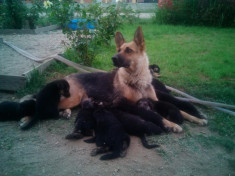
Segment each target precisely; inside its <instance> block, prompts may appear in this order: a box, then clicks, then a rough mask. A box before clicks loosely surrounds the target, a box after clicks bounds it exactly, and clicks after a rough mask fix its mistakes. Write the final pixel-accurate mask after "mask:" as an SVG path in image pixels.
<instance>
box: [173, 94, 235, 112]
mask: <svg viewBox="0 0 235 176" xmlns="http://www.w3.org/2000/svg"><path fill="white" fill-rule="evenodd" d="M177 98H178V99H180V100H183V101H190V102H192V103H197V104H202V105H207V106H219V107H224V108H229V109H235V106H233V105H227V104H223V103H215V102H211V101H204V100H199V99H192V98H182V97H177Z"/></svg>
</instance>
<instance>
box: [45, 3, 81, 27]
mask: <svg viewBox="0 0 235 176" xmlns="http://www.w3.org/2000/svg"><path fill="white" fill-rule="evenodd" d="M44 2H50V3H51V4H49V5H48V6H45V4H44V6H45V8H46V9H47V13H48V14H49V15H50V17H51V18H52V20H55V21H56V22H57V23H58V24H59V25H61V26H62V27H65V26H66V24H68V22H69V20H70V19H71V18H73V16H74V11H75V9H76V8H78V9H79V5H78V4H76V3H75V2H74V0H50V1H49V0H47V1H44Z"/></svg>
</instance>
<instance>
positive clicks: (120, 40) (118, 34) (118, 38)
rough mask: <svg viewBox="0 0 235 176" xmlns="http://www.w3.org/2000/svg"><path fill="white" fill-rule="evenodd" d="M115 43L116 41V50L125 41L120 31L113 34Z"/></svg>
mask: <svg viewBox="0 0 235 176" xmlns="http://www.w3.org/2000/svg"><path fill="white" fill-rule="evenodd" d="M115 43H116V49H117V51H118V50H119V48H120V47H121V46H122V44H123V43H125V39H124V37H123V35H122V33H121V32H116V34H115Z"/></svg>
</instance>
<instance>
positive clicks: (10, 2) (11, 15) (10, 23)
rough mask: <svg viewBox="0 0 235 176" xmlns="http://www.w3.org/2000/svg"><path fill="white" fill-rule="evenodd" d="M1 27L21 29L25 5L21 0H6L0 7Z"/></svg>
mask: <svg viewBox="0 0 235 176" xmlns="http://www.w3.org/2000/svg"><path fill="white" fill-rule="evenodd" d="M1 10H3V11H4V12H2V13H3V14H1V15H2V18H3V22H2V23H3V24H2V26H3V28H9V29H21V28H22V27H23V24H24V19H25V16H26V7H25V5H24V4H23V2H22V1H21V0H6V1H5V2H4V3H3V5H2V9H1Z"/></svg>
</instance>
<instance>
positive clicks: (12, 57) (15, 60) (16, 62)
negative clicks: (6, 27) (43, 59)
mask: <svg viewBox="0 0 235 176" xmlns="http://www.w3.org/2000/svg"><path fill="white" fill-rule="evenodd" d="M38 65H39V63H37V62H34V61H32V60H30V59H28V58H26V57H24V56H22V55H21V54H19V53H17V52H15V50H13V49H11V48H10V47H8V46H6V45H4V44H1V43H0V74H1V75H13V76H18V75H22V74H23V73H25V72H27V71H29V70H31V69H33V68H34V67H36V66H38Z"/></svg>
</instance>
